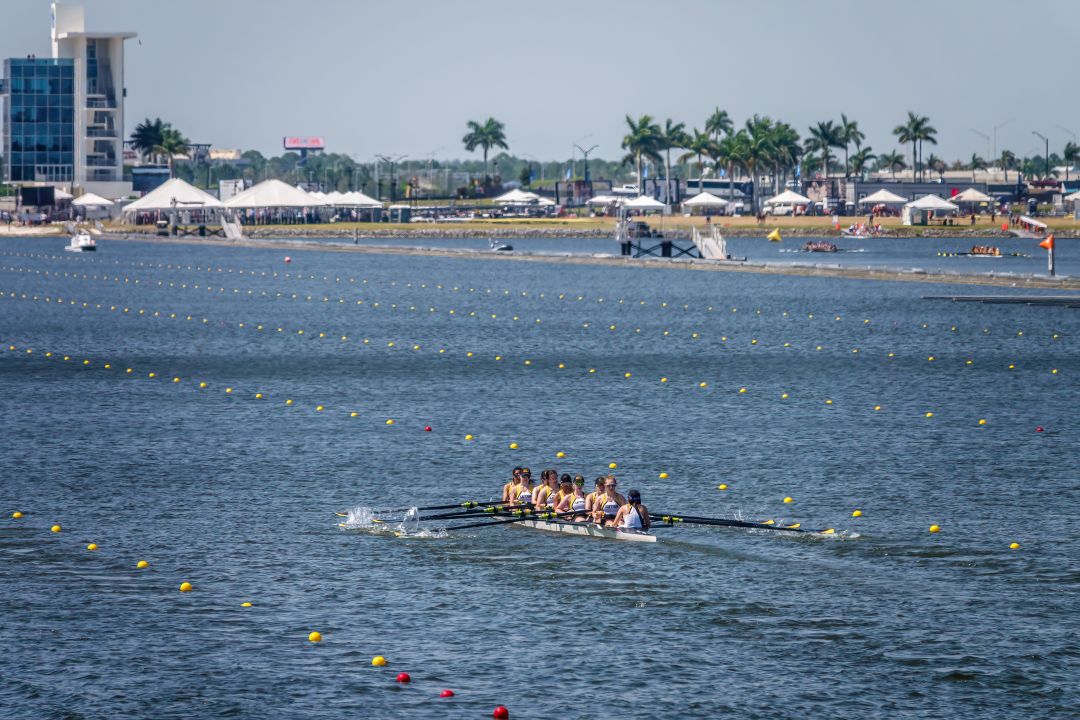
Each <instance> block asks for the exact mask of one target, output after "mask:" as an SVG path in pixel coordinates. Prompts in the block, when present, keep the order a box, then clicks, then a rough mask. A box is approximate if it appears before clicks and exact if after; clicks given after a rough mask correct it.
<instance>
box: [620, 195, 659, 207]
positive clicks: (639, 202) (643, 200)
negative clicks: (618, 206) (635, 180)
mask: <svg viewBox="0 0 1080 720" xmlns="http://www.w3.org/2000/svg"><path fill="white" fill-rule="evenodd" d="M622 206H623V209H625V210H663V209H664V208H665V207H667V206H666V205H664V203H662V202H660V201H659V200H654V199H653V198H651V197H649V196H648V195H638V196H637V197H636V198H634V199H633V200H627V201H626V202H624V203H623V205H622Z"/></svg>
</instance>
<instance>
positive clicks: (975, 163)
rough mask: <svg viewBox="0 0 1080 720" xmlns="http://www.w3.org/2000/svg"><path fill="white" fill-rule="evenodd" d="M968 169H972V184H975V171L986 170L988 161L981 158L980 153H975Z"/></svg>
mask: <svg viewBox="0 0 1080 720" xmlns="http://www.w3.org/2000/svg"><path fill="white" fill-rule="evenodd" d="M968 167H969V168H971V182H975V171H976V170H985V169H986V161H985V160H983V159H982V158H981V157H979V155H978V153H974V154H973V155H972V156H971V162H970V163H968Z"/></svg>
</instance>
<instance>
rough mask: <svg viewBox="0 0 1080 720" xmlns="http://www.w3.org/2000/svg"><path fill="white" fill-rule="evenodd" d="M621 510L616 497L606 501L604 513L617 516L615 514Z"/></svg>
mask: <svg viewBox="0 0 1080 720" xmlns="http://www.w3.org/2000/svg"><path fill="white" fill-rule="evenodd" d="M617 512H619V503H618V502H616V501H615V500H614V499H611V500H608V501H607V502H605V503H604V514H605V515H610V516H611V517H615V514H616V513H617Z"/></svg>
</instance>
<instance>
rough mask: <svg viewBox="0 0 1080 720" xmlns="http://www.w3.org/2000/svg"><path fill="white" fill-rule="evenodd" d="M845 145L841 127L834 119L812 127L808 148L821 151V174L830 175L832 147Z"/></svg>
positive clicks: (807, 142) (807, 143)
mask: <svg viewBox="0 0 1080 720" xmlns="http://www.w3.org/2000/svg"><path fill="white" fill-rule="evenodd" d="M843 146H844V143H843V138H842V137H841V135H840V128H839V127H837V126H836V125H835V124H834V123H833V121H832V120H826V121H825V122H819V123H818V124H817V125H813V126H811V127H810V139H809V140H807V141H806V148H807V149H808V150H815V151H817V152H819V153H821V174H822V175H823V176H824V177H829V150H830V148H840V147H843Z"/></svg>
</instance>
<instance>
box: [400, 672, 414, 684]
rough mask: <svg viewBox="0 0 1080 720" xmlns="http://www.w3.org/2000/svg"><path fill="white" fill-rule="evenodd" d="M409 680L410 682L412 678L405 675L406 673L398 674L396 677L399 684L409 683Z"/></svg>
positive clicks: (407, 674)
mask: <svg viewBox="0 0 1080 720" xmlns="http://www.w3.org/2000/svg"><path fill="white" fill-rule="evenodd" d="M410 680H412V678H411V677H409V673H407V672H403V673H398V676H397V681H398V682H399V683H407V682H409V681H410Z"/></svg>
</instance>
